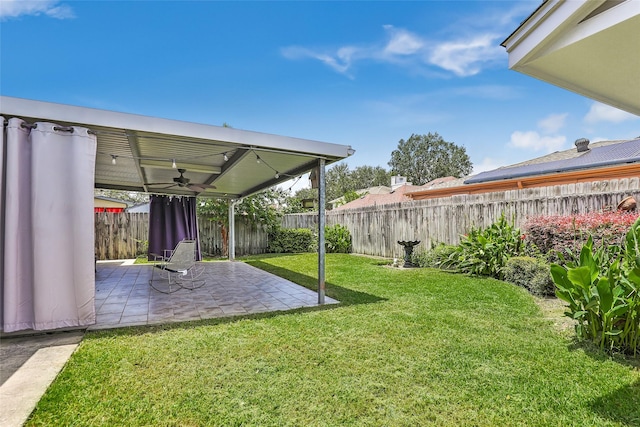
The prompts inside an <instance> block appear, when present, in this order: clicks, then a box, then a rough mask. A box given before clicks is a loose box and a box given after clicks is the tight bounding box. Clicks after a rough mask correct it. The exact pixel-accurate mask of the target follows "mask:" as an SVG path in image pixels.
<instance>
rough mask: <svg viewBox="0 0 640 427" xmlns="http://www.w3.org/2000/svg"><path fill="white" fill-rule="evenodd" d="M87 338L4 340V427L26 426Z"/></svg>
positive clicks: (0, 398) (0, 421) (0, 388)
mask: <svg viewBox="0 0 640 427" xmlns="http://www.w3.org/2000/svg"><path fill="white" fill-rule="evenodd" d="M83 335H84V332H82V331H75V332H57V333H53V334H41V335H32V336H25V337H15V338H6V337H5V338H2V340H0V360H1V361H2V363H1V365H0V367H1V369H0V379H1V381H2V382H1V383H0V384H1V385H0V404H1V409H0V426H2V427H20V426H22V425H23V424H24V422H25V421H26V420H27V418H28V417H29V415H30V414H31V412H32V411H33V410H34V408H35V407H36V404H37V403H38V401H39V400H40V398H41V397H42V395H43V394H44V392H45V391H46V390H47V388H48V387H49V385H50V384H51V382H52V381H53V380H54V379H55V378H56V376H57V375H58V373H60V370H62V367H63V366H64V364H65V363H67V360H69V357H71V354H73V352H74V351H75V349H76V348H77V347H78V343H80V341H81V340H82V337H83Z"/></svg>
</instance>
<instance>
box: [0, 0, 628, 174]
mask: <svg viewBox="0 0 640 427" xmlns="http://www.w3.org/2000/svg"><path fill="white" fill-rule="evenodd" d="M538 4H539V1H537V0H536V1H518V2H512V1H422V2H420V1H413V2H401V1H394V2H381V1H376V2H368V1H353V2H338V1H323V2H310V1H299V2H283V1H281V2H266V1H260V2H245V1H237V2H214V1H194V2H190V1H34V2H32V1H10V0H1V1H0V19H1V23H0V36H1V43H2V44H1V48H0V64H1V65H0V93H1V94H2V95H6V96H15V97H20V98H27V99H35V100H41V101H49V102H58V103H63V104H72V105H79V106H86V107H93V108H101V109H107V110H114V111H122V112H128V113H135V114H142V115H149V116H156V117H164V118H170V119H176V120H186V121H192V122H199V123H207V124H213V125H222V124H223V123H228V124H230V125H231V126H233V127H235V128H239V129H246V130H252V131H258V132H266V133H273V134H278V135H287V136H294V137H299V138H307V139H314V140H319V141H325V142H333V143H338V144H345V145H351V146H352V147H353V148H355V149H356V154H355V155H354V156H353V157H351V158H349V159H348V160H347V162H348V164H349V166H350V167H351V168H354V167H356V166H360V165H371V166H383V167H385V168H388V165H387V162H388V161H389V159H390V156H391V151H393V150H394V149H395V148H396V147H397V144H398V141H399V140H400V139H407V138H408V137H410V136H411V134H413V133H415V134H426V133H428V132H438V133H439V134H440V135H441V136H442V137H443V138H444V139H445V140H446V141H451V142H454V143H456V144H458V145H461V146H464V147H465V148H466V150H467V153H468V154H469V156H470V157H471V160H472V162H473V164H474V167H475V172H480V171H483V170H490V169H494V168H496V167H498V166H502V165H507V164H512V163H516V162H519V161H523V160H526V159H530V158H534V157H539V156H541V155H544V154H547V153H549V152H553V151H556V150H562V149H567V148H571V147H572V146H573V141H575V140H576V139H578V138H581V137H586V138H589V139H591V140H592V141H598V140H603V139H629V138H633V137H637V136H640V117H638V116H634V115H631V114H628V113H624V112H622V111H619V110H616V109H613V108H611V107H607V106H604V105H602V104H599V103H596V102H595V101H592V100H590V99H588V98H585V97H583V96H580V95H576V94H574V93H572V92H569V91H566V90H564V89H560V88H557V87H555V86H552V85H550V84H548V83H544V82H541V81H538V80H535V79H533V78H531V77H528V76H525V75H522V74H519V73H517V72H515V71H510V70H509V69H508V65H507V54H506V51H505V50H504V48H502V47H501V46H500V43H501V42H502V41H503V40H504V39H505V38H506V37H507V36H508V35H509V34H510V33H511V32H512V31H513V30H515V29H516V28H517V26H518V24H519V23H520V22H521V21H522V20H523V19H524V18H526V17H527V16H528V15H529V14H530V13H531V12H533V10H535V8H536V7H537V5H538Z"/></svg>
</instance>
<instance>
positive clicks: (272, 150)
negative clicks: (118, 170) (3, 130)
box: [5, 122, 329, 160]
mask: <svg viewBox="0 0 640 427" xmlns="http://www.w3.org/2000/svg"><path fill="white" fill-rule="evenodd" d="M7 124H8V123H7V122H5V126H7ZM21 126H22V127H28V128H30V129H35V128H36V127H37V123H22V124H21ZM54 130H59V131H63V132H73V127H72V126H56V127H54ZM87 131H88V133H90V134H92V135H114V136H125V137H130V136H140V135H137V134H133V133H129V132H112V131H104V130H97V131H96V130H92V129H88V130H87ZM153 139H155V140H158V141H165V142H181V140H180V138H163V137H158V136H154V137H153ZM192 142H195V141H192ZM207 145H210V146H214V147H221V148H224V149H225V151H221V152H219V153H215V154H207V155H205V156H193V157H192V158H201V157H207V156H215V155H220V154H226V153H228V152H230V151H233V150H249V151H262V152H265V153H276V154H289V155H293V156H301V157H313V158H315V159H324V160H329V159H328V158H327V157H326V156H320V155H317V154H311V153H299V152H295V151H287V150H278V149H275V148H263V147H256V146H255V145H238V146H237V147H230V146H228V145H223V144H215V143H213V144H209V143H207ZM98 154H104V155H109V156H110V155H111V154H109V153H104V152H103V153H100V152H99V153H98ZM118 157H123V158H131V159H145V160H166V159H165V158H162V159H160V158H151V157H144V158H143V157H139V158H138V157H134V156H130V157H126V156H118ZM190 158H191V157H190ZM190 158H187V159H190Z"/></svg>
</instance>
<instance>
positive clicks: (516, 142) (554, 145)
mask: <svg viewBox="0 0 640 427" xmlns="http://www.w3.org/2000/svg"><path fill="white" fill-rule="evenodd" d="M566 141H567V138H566V137H565V136H562V135H557V136H542V135H540V134H539V133H538V132H535V131H527V132H520V131H515V132H513V133H512V134H511V141H510V142H509V146H511V147H516V148H524V149H527V150H533V151H545V152H547V153H552V152H554V151H558V150H560V149H561V148H562V147H563V145H564V144H565V142H566Z"/></svg>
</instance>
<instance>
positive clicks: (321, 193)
mask: <svg viewBox="0 0 640 427" xmlns="http://www.w3.org/2000/svg"><path fill="white" fill-rule="evenodd" d="M324 166H325V160H324V159H320V160H319V161H318V304H324V290H325V252H326V250H325V245H324V225H325V221H326V219H325V211H324V208H325V197H326V196H325V182H324Z"/></svg>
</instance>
